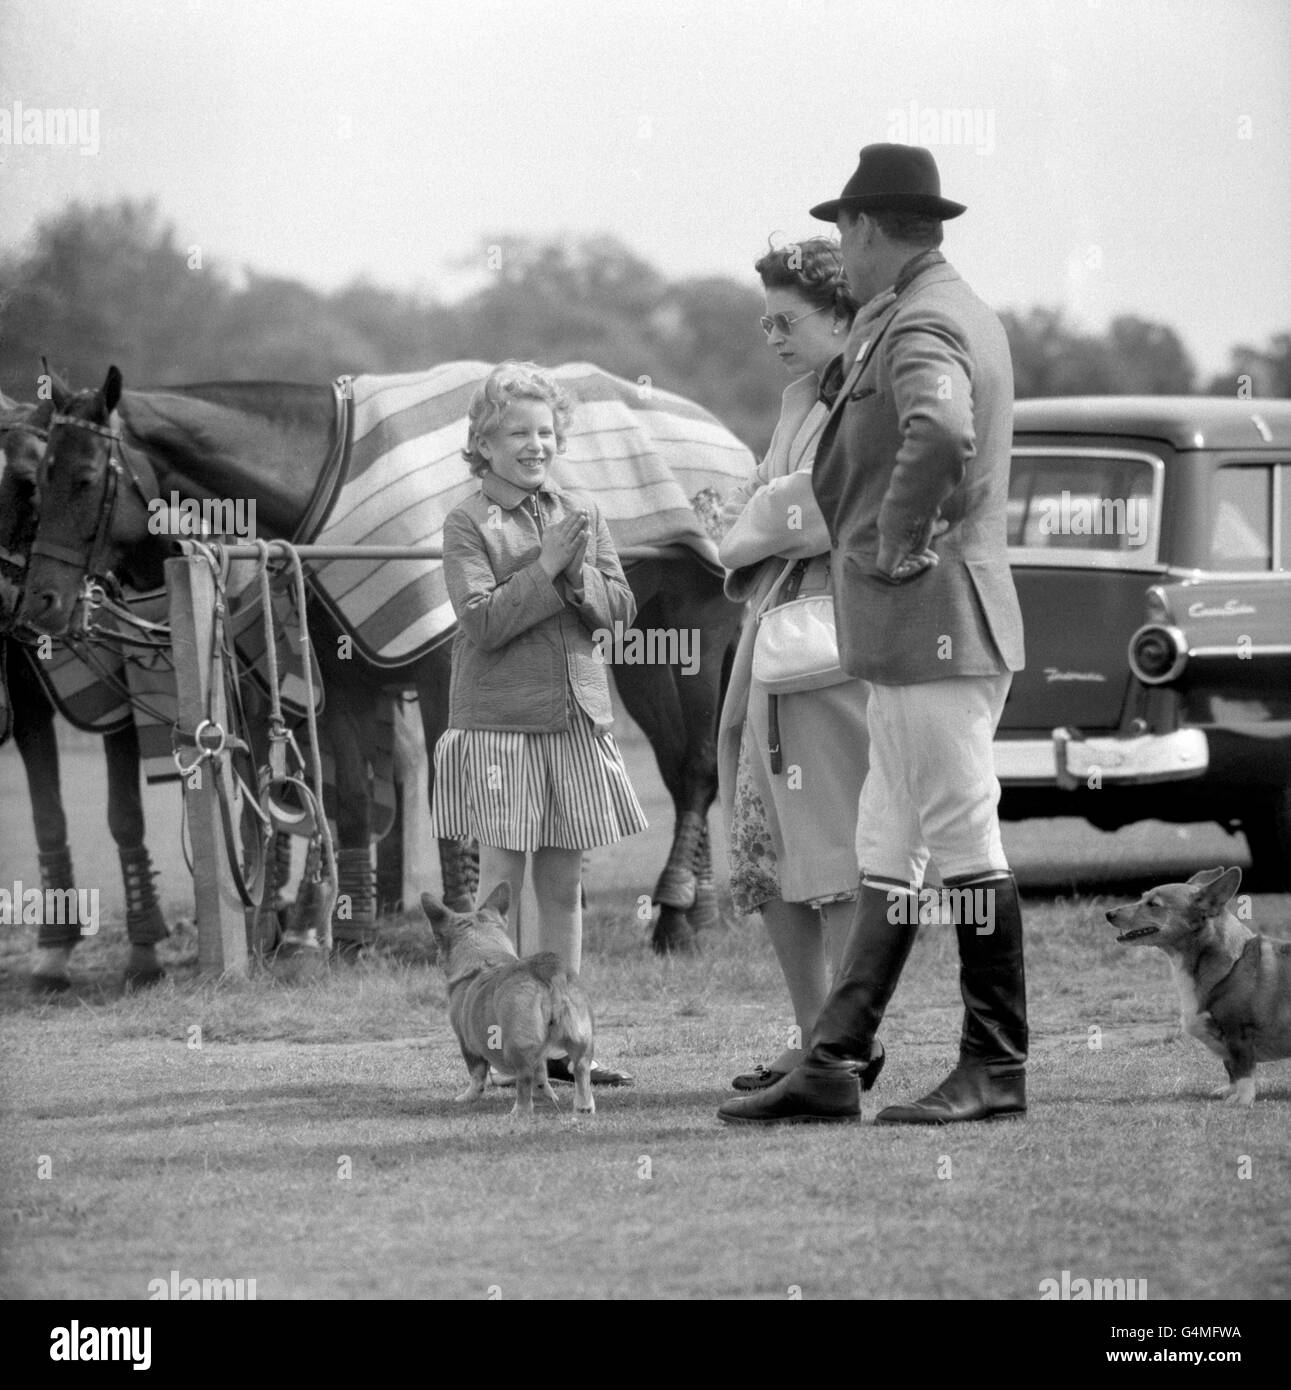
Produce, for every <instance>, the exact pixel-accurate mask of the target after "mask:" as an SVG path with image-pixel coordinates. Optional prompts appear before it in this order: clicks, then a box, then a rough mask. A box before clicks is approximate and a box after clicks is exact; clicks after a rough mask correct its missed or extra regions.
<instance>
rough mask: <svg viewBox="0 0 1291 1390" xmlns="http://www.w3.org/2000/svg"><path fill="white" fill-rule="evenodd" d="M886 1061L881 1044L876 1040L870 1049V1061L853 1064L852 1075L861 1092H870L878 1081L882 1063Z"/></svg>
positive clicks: (885, 1054) (886, 1056)
mask: <svg viewBox="0 0 1291 1390" xmlns="http://www.w3.org/2000/svg"><path fill="white" fill-rule="evenodd" d="M887 1060H888V1054H887V1053H886V1052H885V1051H884V1050H883V1044H882V1043H881V1042H879V1040H878V1039H877V1038H876V1039H875V1040H874V1042H873V1044H872V1045H871V1047H870V1060H869V1061H868V1062H853V1063H852V1075H853V1076H854V1077H855V1078H856V1079H857V1080H858V1081H859V1082H860V1083H861V1090H862V1091H872V1090H873V1089H874V1086H875V1083H876V1082H877V1081H878V1079H879V1073H880V1072H881V1071H882V1070H883V1063H884V1062H886V1061H887Z"/></svg>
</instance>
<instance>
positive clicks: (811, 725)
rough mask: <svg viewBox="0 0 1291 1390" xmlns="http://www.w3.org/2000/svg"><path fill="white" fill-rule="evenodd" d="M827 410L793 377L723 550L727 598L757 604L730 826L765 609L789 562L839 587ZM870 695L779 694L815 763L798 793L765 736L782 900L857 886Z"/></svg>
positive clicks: (762, 763)
mask: <svg viewBox="0 0 1291 1390" xmlns="http://www.w3.org/2000/svg"><path fill="white" fill-rule="evenodd" d="M826 413H827V412H826V407H825V406H824V405H823V404H821V403H820V400H819V382H818V380H817V378H816V376H815V375H814V374H809V375H807V376H804V377H800V378H799V379H798V380H797V381H794V382H791V383H790V384H789V385H788V386H787V387H786V388H785V391H784V395H783V398H782V402H781V410H780V419H779V421H778V423H777V425H776V430H775V434H774V435H773V436H772V439H771V443H770V445H769V446H768V449H767V454H766V457H765V458H764V459H763V461H762V462H761V463H760V464H759V465H758V467H757V469H756V470H755V472H754V475H753V477H752V478H751V479H750V480H749V483H748V484H747V486H746V487H745V488H744V489H742V490H741V491H740V492H737V493H736V494H735V495H734V496H733V497H732V498H731V499H729V500H728V502H727V505H726V509H725V516H724V519H725V520H726V521H727V523H728V525H729V529H728V530H727V532H726V535H725V536H724V538H723V540H722V542H721V545H720V546H719V548H718V555H719V558H720V559H721V561H722V563H723V564H724V565H725V566H726V567H727V575H726V594H727V597H728V598H731V599H734V600H735V601H736V602H745V603H747V610H746V617H745V622H744V627H743V630H742V631H741V634H740V640H739V644H738V646H737V648H736V653H735V659H734V662H733V664H732V667H731V675H730V680H729V682H728V684H727V689H726V698H725V701H724V703H723V705H722V713H721V719H720V722H719V728H718V746H717V761H718V785H719V790H720V794H721V799H722V810H723V815H724V817H725V820H726V824H727V826H730V825H731V824H732V816H733V812H734V807H735V787H736V776H737V771H738V765H739V752H740V741H741V739H742V737H743V736H744V730H745V724H746V721H747V720H749V719H750V717H751V715H750V709H749V706H750V702H751V701H757V702H759V703H760V705H761V706H763V707H764V706H765V704H766V700H767V695H766V691H765V689H764V688H763V687H762V686H761V685H758V684H757V683H755V682H754V681H753V679H752V668H753V644H754V638H755V637H756V635H757V622H756V614H757V612H758V610H759V609H760V608H761V607H762V605H763V603H764V602H765V600H766V598H767V596H768V594H769V593H770V590H771V588H772V586H773V585H774V584H775V581H776V579H777V578H778V577H779V576H780V574H781V572H782V571H783V569H784V565H785V561H786V560H799V559H804V558H808V557H810V558H811V561H812V562H811V563H810V564H809V565H808V567H807V571H806V573H805V574H804V576H803V581H802V585H801V587H800V589H799V594H800V595H803V596H805V595H807V594H812V593H827V592H828V591H829V586H830V578H829V554H828V549H829V534H828V530H827V528H826V526H825V519H824V517H823V516H822V515H821V512H820V508H819V506H818V505H817V504H816V499H815V497H814V496H813V493H812V486H811V472H812V466H813V461H814V459H815V457H816V445H817V442H818V440H819V431H820V426H821V425H823V423H824V420H825V416H826ZM867 696H868V687H867V686H866V685H865V684H864V682H862V681H848V682H846V683H844V684H841V685H836V686H831V687H829V688H828V689H825V690H816V691H804V692H801V693H799V694H794V695H784V696H781V697H780V699H779V721H780V735H781V740H782V744H783V747H784V749H785V751H786V764H787V768H788V767H791V766H793V765H795V764H806V763H808V762H809V763H810V766H809V768H808V776H807V782H804V783H803V784H802V785H801V786H797V787H795V788H792V789H791V788H790V786H789V778H788V777H787V775H786V773H781V774H779V775H778V776H776V775H773V774H772V773H771V772H770V769H769V758H768V754H767V750H766V748H765V747H763V746H761V744H762V742H764V741H765V740H764V739H759V746H758V747H757V748H756V749H755V750H753V753H754V756H753V759H752V771H753V776H754V783H755V785H756V786H757V787H758V790H759V792H760V794H761V795H762V799H763V801H764V803H767V805H768V812H769V814H771V815H772V817H773V820H774V822H775V823H774V824H773V826H772V835H773V841H774V845H775V850H776V853H777V856H778V858H779V860H780V862H779V864H778V866H777V867H778V873H779V878H780V890H781V897H782V898H783V899H784V901H786V902H803V901H807V900H809V899H811V898H813V897H817V896H819V897H825V896H828V895H831V894H835V893H838V892H840V891H845V890H850V889H852V888H854V887H855V886H856V858H855V851H854V848H853V844H852V840H853V833H854V829H855V825H856V805H857V796H858V793H859V790H860V783H861V781H862V780H863V778H864V773H865V766H866V747H867V740H866V734H865V702H866V699H867ZM754 724H755V725H756V726H757V728H758V732H759V733H760V732H761V730H762V729H763V728H765V724H766V719H765V711H764V709H759V710H758V711H757V718H756V719H755V720H754ZM807 783H809V784H810V785H808V784H807ZM790 803H792V806H790ZM786 837H787V838H788V844H787V845H786ZM804 843H810V844H811V845H812V849H811V851H810V852H798V849H797V847H798V846H799V845H801V844H804Z"/></svg>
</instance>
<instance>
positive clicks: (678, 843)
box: [654, 811, 705, 912]
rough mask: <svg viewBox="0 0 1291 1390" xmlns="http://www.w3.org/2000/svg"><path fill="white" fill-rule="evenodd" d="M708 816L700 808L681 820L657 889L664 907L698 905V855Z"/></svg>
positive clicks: (687, 813)
mask: <svg viewBox="0 0 1291 1390" xmlns="http://www.w3.org/2000/svg"><path fill="white" fill-rule="evenodd" d="M704 819H705V818H704V817H703V816H701V815H700V814H699V812H698V811H687V812H685V814H684V815H683V816H682V817H681V819H680V820H679V821H678V822H677V829H676V832H675V834H674V835H673V839H672V853H671V854H670V855H669V856H668V862H667V863H666V864H665V865H664V866H663V873H661V874H660V875H659V882H658V883H657V884H655V890H654V900H655V902H657V903H660V904H661V905H662V906H664V907H675V908H678V909H680V910H681V911H682V912H685V911H687V910H688V909H689V908H692V907H693V906H694V905H695V891H696V880H695V856H696V852H697V851H698V849H699V843H700V840H701V839H702V838H703V835H704Z"/></svg>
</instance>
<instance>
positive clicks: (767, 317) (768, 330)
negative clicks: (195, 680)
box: [758, 304, 830, 338]
mask: <svg viewBox="0 0 1291 1390" xmlns="http://www.w3.org/2000/svg"><path fill="white" fill-rule="evenodd" d="M829 307H830V306H829V305H828V304H822V305H821V306H820V308H819V309H808V310H807V312H806V313H805V314H795V315H794V316H793V318H790V317H789V315H788V314H763V315H762V317H761V318H760V319H759V320H758V322H759V323H760V324H761V325H762V331H763V333H765V334H766V335H767V337H768V338H769V337H770V336H771V334H772V332H773V331H774V332H776V333H779V334H780V336H781V337H782V338H787V337H788V336H789V334H790V333H792V332H793V326H794V324H795V323H801V322H802V321H803V319H809V318H810V317H811V316H812V315H813V314H823V313H824V312H825V310H826V309H828V308H829Z"/></svg>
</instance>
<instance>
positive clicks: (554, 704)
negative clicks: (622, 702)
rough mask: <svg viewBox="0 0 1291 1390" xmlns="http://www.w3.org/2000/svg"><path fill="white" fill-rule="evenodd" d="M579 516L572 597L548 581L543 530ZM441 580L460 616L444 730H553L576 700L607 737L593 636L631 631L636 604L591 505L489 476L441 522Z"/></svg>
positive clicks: (562, 584) (552, 488)
mask: <svg viewBox="0 0 1291 1390" xmlns="http://www.w3.org/2000/svg"><path fill="white" fill-rule="evenodd" d="M535 507H536V508H537V512H536V514H535V511H534V508H535ZM580 507H581V508H582V509H583V510H585V511H586V512H587V513H588V516H589V525H588V532H587V553H586V556H585V559H584V564H583V572H582V589H581V590H578V589H575V588H574V587H573V586H572V585H571V584H570V583H569V581H568V580H567V579H566V578H565V577H564V576H563V575H558V576H557V578H556V580H555V582H554V583H553V582H552V580H550V579H548V578H547V575H546V574H545V573H544V571H543V568H542V566H541V565H540V564H539V563H538V556H539V553H540V552H541V550H542V533H543V530H545V528H546V527H548V526H551V525H554V524H555V523H556V522H558V521H560V520H561V519H562V518H563V517H565V516H567V515H568V514H569V513H570V512H571V511H573V510H577V509H578V508H580ZM444 579H445V583H446V584H447V587H448V596H449V598H450V599H451V600H452V604H453V612H454V613H455V614H456V615H457V632H456V634H455V636H454V638H453V674H452V681H451V685H450V693H449V711H448V723H449V727H450V728H454V729H497V730H506V731H511V732H516V733H528V734H542V733H558V732H560V731H562V730H564V729H567V728H568V727H569V713H570V703H569V702H570V700H571V699H574V700H577V702H578V704H579V706H580V707H581V708H582V709H583V710H584V711H585V713H586V714H587V715H588V717H589V718H590V719H591V721H592V724H593V726H594V729H595V732H596V733H604V732H605V731H606V730H608V729H609V727H610V726H611V724H612V723H613V722H614V717H613V714H612V713H611V708H610V688H609V682H608V680H607V677H606V670H605V662H604V660H603V652H604V647H601V648H598V647H597V646H596V644H595V643H594V642H593V633H595V632H597V631H598V630H600V631H603V632H605V633H608V634H612V633H613V631H614V624H615V623H616V622H619V623H622V624H623V625H624V626H626V625H627V624H629V623H631V621H632V619H633V618H634V617H635V616H636V600H635V599H634V598H633V596H632V590H631V588H629V586H628V582H627V580H626V579H625V578H624V575H623V567H622V566H621V565H620V564H619V557H618V554H617V552H616V551H615V549H614V542H613V541H612V540H611V539H610V529H609V526H608V525H607V524H606V521H605V518H604V517H603V516H602V515H601V511H600V508H599V507H597V505H596V504H595V503H594V502H592V501H590V500H588V499H586V498H582V497H575V496H574V495H573V494H571V493H566V492H564V491H562V490H561V489H560V488H558V487H557V486H556V485H555V484H554V483H551V482H546V483H543V485H542V486H541V487H539V488H538V489H537V490H536V491H535V492H533V493H530V492H528V491H527V490H525V489H524V488H519V487H516V486H515V485H514V484H512V483H509V482H507V481H506V480H505V479H504V478H500V477H498V476H497V475H496V474H495V473H491V472H490V473H486V474H485V475H484V478H483V480H482V482H481V484H480V491H479V492H478V493H477V494H476V495H475V496H474V497H470V498H468V499H467V500H466V501H465V502H463V503H461V505H460V506H457V507H454V508H453V510H452V511H451V512H450V513H449V514H448V516H447V517H446V518H445V521H444Z"/></svg>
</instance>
